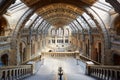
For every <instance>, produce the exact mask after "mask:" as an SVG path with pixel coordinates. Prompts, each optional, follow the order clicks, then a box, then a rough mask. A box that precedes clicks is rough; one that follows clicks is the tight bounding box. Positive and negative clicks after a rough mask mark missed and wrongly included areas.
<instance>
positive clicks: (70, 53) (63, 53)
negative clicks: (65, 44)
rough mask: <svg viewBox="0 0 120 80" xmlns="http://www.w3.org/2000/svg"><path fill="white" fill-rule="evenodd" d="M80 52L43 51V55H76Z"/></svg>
mask: <svg viewBox="0 0 120 80" xmlns="http://www.w3.org/2000/svg"><path fill="white" fill-rule="evenodd" d="M78 54H79V53H75V52H42V53H41V55H42V56H49V57H76V56H77V55H78Z"/></svg>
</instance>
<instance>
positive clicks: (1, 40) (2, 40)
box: [0, 36, 11, 42]
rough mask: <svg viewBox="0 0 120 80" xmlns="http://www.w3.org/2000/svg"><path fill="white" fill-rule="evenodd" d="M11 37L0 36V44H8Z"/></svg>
mask: <svg viewBox="0 0 120 80" xmlns="http://www.w3.org/2000/svg"><path fill="white" fill-rule="evenodd" d="M10 39H11V36H0V42H10Z"/></svg>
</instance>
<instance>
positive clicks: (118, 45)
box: [111, 41, 120, 49]
mask: <svg viewBox="0 0 120 80" xmlns="http://www.w3.org/2000/svg"><path fill="white" fill-rule="evenodd" d="M111 48H112V49H120V42H117V41H113V42H112V45H111Z"/></svg>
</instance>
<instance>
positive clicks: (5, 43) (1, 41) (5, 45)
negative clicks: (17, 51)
mask: <svg viewBox="0 0 120 80" xmlns="http://www.w3.org/2000/svg"><path fill="white" fill-rule="evenodd" d="M10 39H11V36H1V37H0V50H6V49H10Z"/></svg>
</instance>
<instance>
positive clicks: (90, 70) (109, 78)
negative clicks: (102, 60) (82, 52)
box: [87, 65, 120, 80]
mask: <svg viewBox="0 0 120 80" xmlns="http://www.w3.org/2000/svg"><path fill="white" fill-rule="evenodd" d="M87 74H88V75H90V76H95V77H98V78H100V79H103V80H120V66H104V65H88V66H87Z"/></svg>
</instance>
